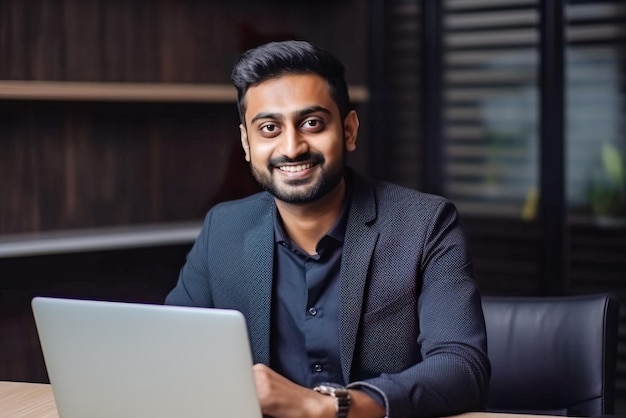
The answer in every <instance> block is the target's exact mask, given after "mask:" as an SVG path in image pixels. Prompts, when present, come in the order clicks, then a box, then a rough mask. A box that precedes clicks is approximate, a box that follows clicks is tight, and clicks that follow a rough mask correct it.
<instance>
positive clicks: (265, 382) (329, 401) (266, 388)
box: [252, 364, 336, 418]
mask: <svg viewBox="0 0 626 418" xmlns="http://www.w3.org/2000/svg"><path fill="white" fill-rule="evenodd" d="M252 371H253V373H254V381H255V383H256V390H257V396H258V398H259V403H260V404H261V412H263V415H270V416H272V417H275V418H326V417H328V418H334V417H335V415H336V407H335V400H334V399H333V398H332V397H330V396H326V395H322V394H321V393H318V392H316V391H314V390H313V389H308V388H305V387H303V386H300V385H297V384H295V383H293V382H292V381H290V380H289V379H287V378H285V377H283V376H281V375H280V374H278V373H276V372H275V371H274V370H272V369H270V368H269V367H267V366H266V365H264V364H255V365H254V366H253V367H252Z"/></svg>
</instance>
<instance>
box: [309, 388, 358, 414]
mask: <svg viewBox="0 0 626 418" xmlns="http://www.w3.org/2000/svg"><path fill="white" fill-rule="evenodd" d="M313 390H315V391H316V392H319V393H321V394H323V395H329V396H332V397H333V398H335V401H336V404H335V406H336V407H337V418H347V417H348V411H349V410H350V392H348V389H346V388H345V387H344V386H341V385H338V384H336V383H322V384H321V385H319V386H315V387H314V388H313Z"/></svg>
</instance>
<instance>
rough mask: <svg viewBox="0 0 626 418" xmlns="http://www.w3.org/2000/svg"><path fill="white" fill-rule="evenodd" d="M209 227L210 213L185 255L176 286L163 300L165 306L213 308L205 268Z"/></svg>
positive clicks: (206, 267) (207, 274)
mask: <svg viewBox="0 0 626 418" xmlns="http://www.w3.org/2000/svg"><path fill="white" fill-rule="evenodd" d="M210 225H211V212H209V213H208V214H207V216H206V218H205V220H204V223H203V225H202V229H201V230H200V234H199V235H198V238H197V239H196V242H195V243H194V245H193V247H191V250H190V251H189V253H188V254H187V259H186V262H185V264H184V265H183V267H182V268H181V270H180V273H179V275H178V282H177V283H176V286H175V287H174V288H173V289H172V290H171V291H170V293H169V294H168V295H167V297H166V298H165V304H166V305H178V306H196V307H202V308H211V307H213V298H212V296H211V289H210V286H209V269H208V266H207V262H208V257H207V254H208V251H209V250H208V241H209V228H210Z"/></svg>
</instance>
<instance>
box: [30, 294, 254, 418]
mask: <svg viewBox="0 0 626 418" xmlns="http://www.w3.org/2000/svg"><path fill="white" fill-rule="evenodd" d="M32 308H33V313H34V316H35V322H36V325H37V331H38V334H39V339H40V342H41V347H42V350H43V354H44V360H45V363H46V368H47V370H48V376H49V378H50V383H51V384H52V390H53V392H54V396H55V399H56V403H57V407H58V410H59V416H60V418H85V417H90V418H99V417H102V418H104V417H106V418H137V417H150V418H171V417H185V418H194V417H203V418H206V417H229V416H230V417H240V418H248V417H250V418H261V412H260V407H259V404H258V400H257V397H256V391H255V386H254V380H253V375H252V357H251V353H250V346H249V342H248V335H247V330H246V326H245V319H244V317H243V315H242V314H241V313H240V312H237V311H232V310H221V309H202V308H190V307H174V306H161V305H145V304H135V303H119V302H101V301H86V300H73V299H58V298H42V297H37V298H35V299H33V302H32Z"/></svg>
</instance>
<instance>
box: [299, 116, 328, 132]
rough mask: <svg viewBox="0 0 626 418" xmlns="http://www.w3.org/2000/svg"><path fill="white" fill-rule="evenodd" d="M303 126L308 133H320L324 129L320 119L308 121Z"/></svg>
mask: <svg viewBox="0 0 626 418" xmlns="http://www.w3.org/2000/svg"><path fill="white" fill-rule="evenodd" d="M301 126H302V128H303V129H305V130H307V131H310V132H319V131H321V130H322V129H323V128H324V122H323V121H322V120H320V119H307V120H305V121H304V122H303V123H302V125H301Z"/></svg>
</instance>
